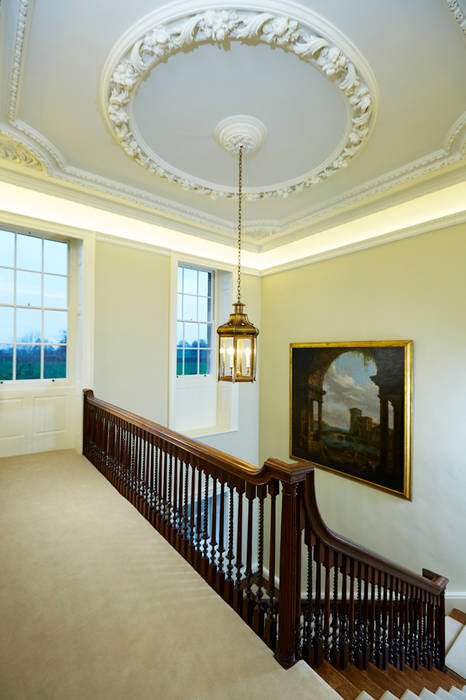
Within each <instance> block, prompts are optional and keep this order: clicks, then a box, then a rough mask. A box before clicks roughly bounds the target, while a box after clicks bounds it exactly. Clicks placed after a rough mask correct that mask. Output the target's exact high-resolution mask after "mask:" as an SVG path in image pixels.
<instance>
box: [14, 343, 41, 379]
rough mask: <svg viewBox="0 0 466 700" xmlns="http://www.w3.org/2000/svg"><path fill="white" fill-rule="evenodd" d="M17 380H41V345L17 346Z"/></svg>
mask: <svg viewBox="0 0 466 700" xmlns="http://www.w3.org/2000/svg"><path fill="white" fill-rule="evenodd" d="M16 379H40V345H17V346H16Z"/></svg>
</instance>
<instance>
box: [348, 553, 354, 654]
mask: <svg viewBox="0 0 466 700" xmlns="http://www.w3.org/2000/svg"><path fill="white" fill-rule="evenodd" d="M349 577H350V591H349V604H348V605H349V607H348V638H349V660H350V661H351V663H353V664H354V663H356V643H355V638H356V632H355V596H354V592H355V562H354V559H353V558H352V557H351V559H350V560H349Z"/></svg>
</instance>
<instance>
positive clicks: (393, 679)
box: [367, 664, 406, 698]
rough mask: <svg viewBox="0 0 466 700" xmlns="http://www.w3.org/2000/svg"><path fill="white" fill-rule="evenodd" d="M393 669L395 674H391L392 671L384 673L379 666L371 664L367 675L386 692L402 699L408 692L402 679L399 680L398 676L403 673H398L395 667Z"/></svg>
mask: <svg viewBox="0 0 466 700" xmlns="http://www.w3.org/2000/svg"><path fill="white" fill-rule="evenodd" d="M392 668H393V670H394V671H395V673H390V669H389V670H387V671H382V670H381V669H380V668H377V666H374V664H369V666H368V668H367V673H368V674H369V675H370V676H371V678H373V679H374V681H375V682H376V683H377V685H380V687H381V688H383V690H384V691H386V690H389V691H390V692H391V693H393V695H396V696H397V697H398V698H400V697H401V696H402V695H403V693H404V691H405V690H406V685H405V683H403V682H402V681H403V679H402V678H398V675H397V674H398V673H401V671H397V670H396V668H394V667H392Z"/></svg>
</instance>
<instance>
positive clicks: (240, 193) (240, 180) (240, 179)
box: [237, 146, 243, 304]
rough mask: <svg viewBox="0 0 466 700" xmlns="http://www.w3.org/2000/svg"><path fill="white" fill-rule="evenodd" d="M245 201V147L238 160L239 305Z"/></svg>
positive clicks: (240, 150) (239, 299)
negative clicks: (242, 220) (243, 201)
mask: <svg viewBox="0 0 466 700" xmlns="http://www.w3.org/2000/svg"><path fill="white" fill-rule="evenodd" d="M242 199H243V146H240V147H239V158H238V280H237V283H238V304H239V303H240V301H241V207H242Z"/></svg>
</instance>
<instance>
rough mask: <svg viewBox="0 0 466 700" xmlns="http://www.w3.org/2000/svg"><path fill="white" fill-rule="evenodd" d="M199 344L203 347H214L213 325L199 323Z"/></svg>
mask: <svg viewBox="0 0 466 700" xmlns="http://www.w3.org/2000/svg"><path fill="white" fill-rule="evenodd" d="M199 345H200V346H201V347H205V348H210V347H212V326H211V324H210V323H209V324H207V323H200V324H199Z"/></svg>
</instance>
